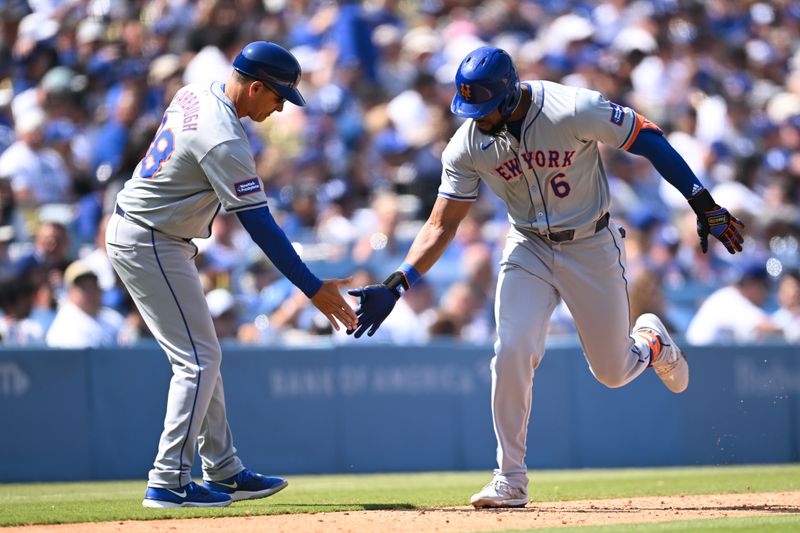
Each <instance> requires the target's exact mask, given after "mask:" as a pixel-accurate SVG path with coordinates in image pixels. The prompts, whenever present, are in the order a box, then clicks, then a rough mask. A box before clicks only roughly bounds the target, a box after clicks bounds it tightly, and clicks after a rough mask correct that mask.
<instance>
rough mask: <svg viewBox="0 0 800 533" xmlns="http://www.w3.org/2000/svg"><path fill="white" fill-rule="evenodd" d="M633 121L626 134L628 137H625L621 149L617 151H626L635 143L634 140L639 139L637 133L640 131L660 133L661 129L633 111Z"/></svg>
mask: <svg viewBox="0 0 800 533" xmlns="http://www.w3.org/2000/svg"><path fill="white" fill-rule="evenodd" d="M633 115H634V121H633V126H632V128H631V131H629V132H628V136H627V137H625V142H623V143H622V145H621V147H620V148H618V149H619V150H628V149H629V148H630V147H631V146H633V143H634V142H635V141H636V138H637V137H639V133H640V132H641V131H642V130H656V131H661V128H659V127H658V126H656V125H655V124H653V123H652V122H650V121H649V120H647V119H646V118H645V117H644V116H643V115H640V114H639V113H636V112H635V111H634V113H633Z"/></svg>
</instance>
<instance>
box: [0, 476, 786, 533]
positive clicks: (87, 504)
mask: <svg viewBox="0 0 800 533" xmlns="http://www.w3.org/2000/svg"><path fill="white" fill-rule="evenodd" d="M490 476H491V474H490V473H489V472H479V473H478V472H458V473H452V472H449V473H420V474H375V475H336V476H290V477H289V487H288V488H287V489H286V490H284V491H283V492H280V493H278V494H276V495H275V496H272V497H270V498H267V499H264V500H255V501H253V502H238V503H236V504H234V505H232V506H231V507H228V508H217V509H177V510H157V511H154V510H151V509H144V508H143V507H142V506H141V499H142V496H143V494H144V489H145V484H146V482H145V481H144V480H137V481H119V482H86V483H35V484H33V483H32V484H0V501H2V502H3V504H2V505H1V506H0V526H8V525H22V524H52V523H68V522H92V521H111V520H146V519H156V518H172V517H181V518H189V517H200V516H207V517H210V516H242V515H261V514H283V513H308V512H323V511H347V510H364V509H366V510H371V509H411V508H418V507H420V508H429V507H442V506H464V505H468V502H469V497H470V495H471V494H472V493H473V492H475V491H476V490H478V489H479V488H480V487H481V486H483V484H485V483H486V482H487V481H489V479H490ZM530 479H531V484H530V496H531V499H532V500H534V501H557V500H575V499H589V498H617V497H633V496H659V495H670V494H712V493H735V492H768V491H787V490H800V465H784V466H748V467H718V468H713V467H705V468H658V469H614V470H560V471H536V472H531V473H530ZM710 522H711V521H710ZM743 523H744V522H743ZM671 524H672V523H671ZM671 524H670V527H671ZM648 531H649V530H648ZM669 531H673V530H669ZM744 531H747V530H746V529H745V530H744Z"/></svg>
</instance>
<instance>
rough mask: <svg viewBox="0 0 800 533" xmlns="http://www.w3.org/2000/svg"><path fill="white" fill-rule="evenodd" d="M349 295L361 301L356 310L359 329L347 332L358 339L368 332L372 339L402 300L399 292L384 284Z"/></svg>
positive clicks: (363, 288) (368, 286) (355, 290)
mask: <svg viewBox="0 0 800 533" xmlns="http://www.w3.org/2000/svg"><path fill="white" fill-rule="evenodd" d="M347 294H349V295H350V296H355V297H357V298H360V299H361V300H360V305H359V306H358V307H357V308H356V316H357V317H358V327H357V328H356V329H355V330H352V329H349V330H347V334H348V335H351V334H353V333H355V335H354V336H355V338H356V339H358V338H361V335H363V334H364V332H365V331H367V330H369V331H367V336H368V337H372V336H373V335H374V334H375V332H376V331H378V328H379V327H380V326H381V324H383V321H384V320H386V317H387V316H389V313H391V312H392V309H394V304H395V303H397V300H398V299H399V298H400V292H399V291H396V290H392V289H390V288H389V287H387V286H386V285H384V284H383V283H380V284H375V285H367V286H366V287H361V288H359V289H352V290H349V291H347Z"/></svg>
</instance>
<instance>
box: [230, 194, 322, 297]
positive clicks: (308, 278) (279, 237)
mask: <svg viewBox="0 0 800 533" xmlns="http://www.w3.org/2000/svg"><path fill="white" fill-rule="evenodd" d="M236 216H237V217H239V221H240V222H241V223H242V226H244V229H246V230H247V233H249V234H250V237H252V238H253V241H255V243H256V244H258V246H259V247H260V248H261V249H262V250H264V253H265V254H267V257H269V259H270V260H271V261H272V263H273V264H274V265H275V266H276V267H277V269H278V270H280V271H281V273H282V274H283V275H284V276H286V277H287V278H288V279H289V281H291V282H292V283H294V284H295V286H297V288H299V289H300V290H301V291H303V294H305V295H306V296H308V297H309V298H312V297H313V296H314V295H315V294H317V291H318V290H319V289H320V287H322V280H321V279H319V278H318V277H317V276H315V275H314V274H313V273H312V272H311V271H310V270H309V269H308V267H307V266H306V264H305V263H303V260H302V259H300V256H299V255H297V252H295V251H294V248H293V247H292V243H290V242H289V239H287V238H286V234H285V233H284V232H283V230H282V229H281V228H280V226H278V223H277V222H275V219H274V218H272V214H271V213H270V212H269V209H268V208H267V206H262V207H256V208H254V209H247V210H243V211H238V212H237V213H236Z"/></svg>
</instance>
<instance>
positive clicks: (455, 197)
mask: <svg viewBox="0 0 800 533" xmlns="http://www.w3.org/2000/svg"><path fill="white" fill-rule="evenodd" d="M438 195H439V196H444V197H445V198H450V199H451V200H463V201H472V200H477V199H478V195H477V194H476V195H475V196H457V195H455V194H450V193H449V192H439V193H438Z"/></svg>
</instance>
